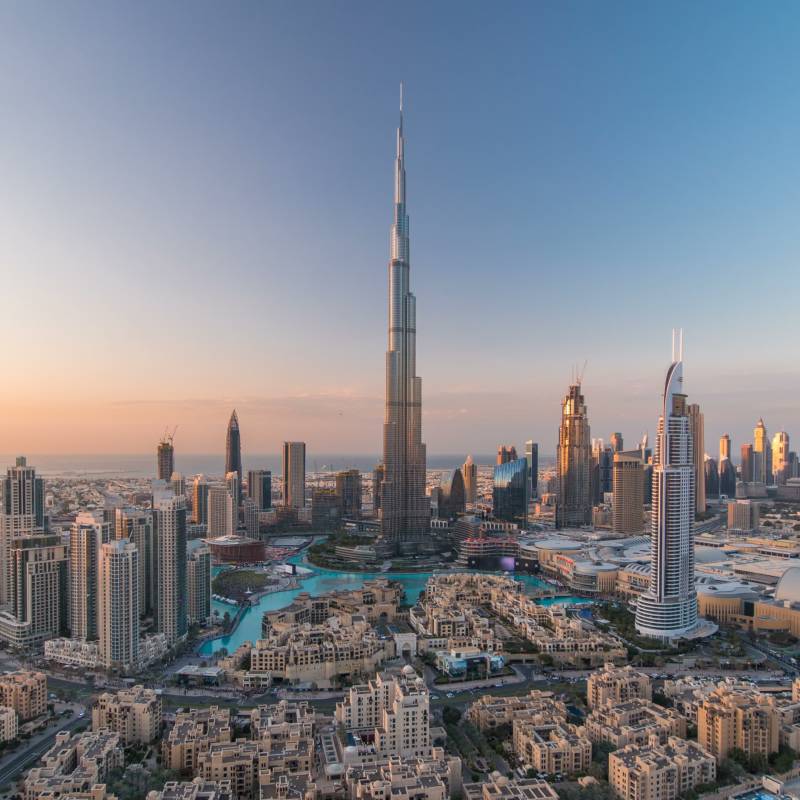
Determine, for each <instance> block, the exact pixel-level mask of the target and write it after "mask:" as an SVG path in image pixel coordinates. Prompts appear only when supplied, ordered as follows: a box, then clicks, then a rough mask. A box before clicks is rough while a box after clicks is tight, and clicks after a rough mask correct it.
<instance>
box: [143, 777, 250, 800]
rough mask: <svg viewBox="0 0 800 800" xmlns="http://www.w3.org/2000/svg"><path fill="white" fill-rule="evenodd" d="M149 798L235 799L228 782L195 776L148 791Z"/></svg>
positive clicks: (186, 799)
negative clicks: (189, 779) (190, 779)
mask: <svg viewBox="0 0 800 800" xmlns="http://www.w3.org/2000/svg"><path fill="white" fill-rule="evenodd" d="M147 800H234V797H233V792H232V791H231V786H230V784H229V783H227V782H222V783H214V782H212V781H204V780H203V779H202V778H195V779H194V780H192V781H184V782H180V781H168V782H167V783H165V784H164V788H163V789H160V790H153V791H151V792H148V793H147Z"/></svg>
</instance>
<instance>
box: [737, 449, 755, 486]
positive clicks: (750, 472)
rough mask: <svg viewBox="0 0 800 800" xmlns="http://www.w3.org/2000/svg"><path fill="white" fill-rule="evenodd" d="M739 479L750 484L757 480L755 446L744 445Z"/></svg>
mask: <svg viewBox="0 0 800 800" xmlns="http://www.w3.org/2000/svg"><path fill="white" fill-rule="evenodd" d="M739 477H740V478H741V479H742V480H743V481H744V482H745V483H750V482H751V481H754V480H755V479H756V478H755V465H754V459H753V445H751V444H743V445H742V463H741V466H740V468H739Z"/></svg>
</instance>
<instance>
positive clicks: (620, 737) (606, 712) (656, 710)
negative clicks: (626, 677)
mask: <svg viewBox="0 0 800 800" xmlns="http://www.w3.org/2000/svg"><path fill="white" fill-rule="evenodd" d="M586 733H587V735H588V737H589V739H590V740H591V741H592V742H609V743H610V744H613V745H614V747H625V746H626V745H629V744H638V745H643V744H646V743H647V742H648V741H650V739H651V737H652V736H655V737H656V738H657V739H658V741H659V742H666V740H667V739H668V738H669V737H670V736H680V737H683V738H685V737H686V720H685V719H684V718H683V717H682V716H681V715H680V714H678V712H677V711H674V710H673V709H671V708H664V707H663V706H659V705H656V704H655V703H652V702H650V701H649V700H640V699H636V700H628V702H627V703H619V704H617V705H606V706H604V707H603V708H595V709H594V711H592V713H591V714H589V716H588V717H587V718H586Z"/></svg>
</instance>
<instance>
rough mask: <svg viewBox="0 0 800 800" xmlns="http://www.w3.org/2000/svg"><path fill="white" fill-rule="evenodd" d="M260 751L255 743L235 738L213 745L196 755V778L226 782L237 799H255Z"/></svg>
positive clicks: (257, 792)
mask: <svg viewBox="0 0 800 800" xmlns="http://www.w3.org/2000/svg"><path fill="white" fill-rule="evenodd" d="M260 761H261V748H260V747H259V743H258V742H254V741H251V740H249V739H237V740H236V741H235V742H224V743H220V744H212V745H211V746H210V747H209V748H208V749H207V750H203V751H202V752H200V753H199V754H198V756H197V769H196V772H197V775H198V777H200V778H203V779H204V780H206V781H214V782H217V783H219V782H229V783H230V786H231V791H232V792H233V796H234V797H235V798H237V800H257V799H258V795H259V766H260Z"/></svg>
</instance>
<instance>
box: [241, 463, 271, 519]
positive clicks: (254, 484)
mask: <svg viewBox="0 0 800 800" xmlns="http://www.w3.org/2000/svg"><path fill="white" fill-rule="evenodd" d="M247 496H248V497H249V498H250V499H251V500H254V501H255V504H256V508H257V509H258V510H259V511H266V510H267V509H270V508H272V473H271V472H270V471H269V470H268V469H251V470H249V471H248V473H247Z"/></svg>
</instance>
